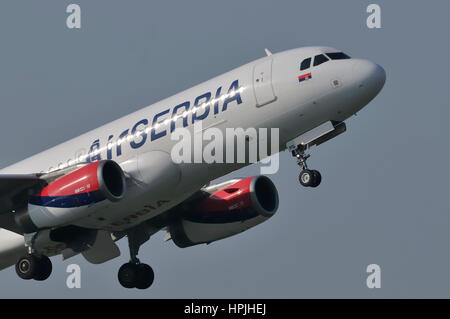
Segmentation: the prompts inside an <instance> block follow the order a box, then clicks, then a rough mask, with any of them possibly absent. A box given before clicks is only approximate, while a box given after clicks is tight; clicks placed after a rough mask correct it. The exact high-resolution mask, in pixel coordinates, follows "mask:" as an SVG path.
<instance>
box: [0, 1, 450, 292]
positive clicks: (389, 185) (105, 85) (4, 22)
mask: <svg viewBox="0 0 450 319" xmlns="http://www.w3.org/2000/svg"><path fill="white" fill-rule="evenodd" d="M372 2H375V3H378V4H379V5H381V9H382V29H380V30H369V29H368V28H367V27H366V25H365V21H366V17H367V13H366V7H367V5H368V4H369V3H372ZM69 3H77V4H79V5H80V6H81V9H82V28H81V30H69V29H68V28H67V27H66V24H65V19H66V16H67V14H66V13H65V9H66V6H67V5H68V4H69ZM449 11H450V3H448V2H444V1H406V0H398V1H380V0H374V1H361V0H354V1H351V0H342V1H331V0H330V1H273V0H272V1H265V0H264V1H263V0H252V1H250V0H247V1H237V0H236V1H234V0H233V1H196V0H191V1H160V2H157V1H111V0H108V1H100V0H97V1H87V0H78V1H75V0H74V1H61V0H58V1H56V0H54V1H48V0H45V1H44V0H42V1H18V0H5V1H1V3H0V39H1V41H2V43H1V50H0V105H1V110H2V116H1V117H0V145H1V147H2V152H1V153H2V155H1V156H0V166H1V167H4V166H6V165H8V164H12V163H14V162H16V161H19V160H21V159H23V158H25V157H28V156H30V155H33V154H35V153H37V152H39V151H41V150H43V149H45V148H48V147H51V146H54V145H56V144H58V143H60V142H63V141H65V140H67V139H69V138H72V137H75V136H77V135H79V134H81V133H84V132H86V131H88V130H90V129H93V128H95V127H97V126H100V125H102V124H104V123H107V122H109V121H111V120H114V119H116V118H118V117H120V116H123V115H125V114H127V113H130V112H132V111H135V110H138V109H140V108H142V107H144V106H147V105H149V104H152V103H154V102H156V101H158V100H160V99H162V98H165V97H168V96H170V95H172V94H174V93H177V92H179V91H181V90H184V89H187V88H189V87H191V86H193V85H195V84H198V83H200V82H202V81H204V80H207V79H209V78H211V77H213V76H216V75H219V74H221V73H223V72H226V71H228V70H230V69H232V68H234V67H237V66H239V65H242V64H244V63H247V62H249V61H251V60H254V59H257V58H259V57H261V56H263V55H264V48H265V47H268V48H270V49H271V50H272V51H274V52H278V51H282V50H286V49H291V48H296V47H301V46H306V45H327V46H334V47H337V48H340V49H342V50H344V51H345V52H346V53H348V54H350V55H351V56H353V57H362V58H369V59H371V60H373V61H375V62H377V63H379V64H381V65H382V66H383V67H384V68H385V70H386V72H387V81H386V85H385V87H384V89H383V90H382V91H381V93H380V95H379V96H378V97H377V98H376V99H375V100H374V101H373V102H372V103H370V104H369V106H367V107H366V108H365V109H363V110H362V111H361V112H360V113H359V114H358V116H357V117H353V118H351V119H350V120H348V121H347V128H348V131H347V132H346V133H345V134H343V135H341V136H339V137H337V138H336V139H334V140H332V141H329V142H327V143H325V144H323V145H321V146H320V147H319V148H316V149H314V150H313V152H312V157H311V159H310V160H309V165H310V166H311V167H312V168H315V169H319V170H320V171H321V173H322V176H323V180H322V184H321V185H320V187H319V188H317V189H311V188H310V189H306V188H303V187H301V186H300V185H299V184H298V180H297V175H298V172H299V168H298V167H297V165H296V163H295V160H294V159H293V158H292V157H291V156H290V154H289V153H287V152H285V153H282V154H281V164H280V165H281V167H280V171H279V173H278V174H277V175H272V176H270V177H271V178H272V180H273V181H274V182H275V184H276V186H277V187H278V189H279V194H280V200H281V203H280V206H279V211H278V213H277V215H275V216H274V217H273V218H272V219H271V220H269V221H268V222H266V223H263V224H261V225H259V226H257V227H256V228H254V229H251V230H249V231H247V232H244V233H243V234H240V235H238V236H235V237H232V238H229V239H225V240H223V241H219V242H216V243H213V244H211V245H209V246H206V245H201V246H196V247H192V248H186V249H180V248H178V247H176V246H175V245H174V244H173V243H172V242H168V243H165V242H163V235H164V234H163V233H160V234H157V235H156V236H154V237H153V238H152V239H151V240H150V241H149V242H147V243H146V244H145V245H144V246H143V247H142V248H141V253H140V259H141V260H142V261H144V262H147V263H149V264H150V265H151V266H152V267H153V269H154V270H155V274H156V277H155V283H154V284H153V286H152V287H151V288H150V289H149V290H145V291H138V290H127V289H124V288H122V287H121V286H120V285H119V283H118V281H117V270H118V268H119V267H120V265H121V264H122V263H124V262H126V261H127V260H128V252H127V246H126V241H120V242H119V246H120V247H121V249H122V256H121V257H119V258H117V259H115V260H113V261H110V262H107V263H105V264H103V265H91V264H88V263H87V262H85V261H84V259H83V258H82V257H75V258H73V259H69V260H68V261H65V262H61V261H60V257H57V258H56V257H55V258H52V261H53V266H54V271H53V274H52V277H51V278H50V279H49V280H47V281H45V282H42V283H38V282H35V281H23V280H20V279H19V278H18V277H17V276H16V274H15V271H14V269H13V268H10V269H8V270H4V271H2V272H0V297H2V298H10V297H40V298H45V297H58V298H86V297H87V298H90V297H97V298H111V297H112V298H115V297H119V298H126V297H134V298H141V297H142V298H172V297H173V298H202V297H204V298H227V297H229V298H251V297H254V298H281V297H282V298H320V297H325V298H335V297H336V298H347V297H361V298H382V297H383V298H390V297H405V298H410V297H414V298H415V297H447V298H449V297H450V288H449V287H450V276H449V275H448V273H449V269H450V233H449V227H450V212H449V209H448V208H449V202H448V181H449V180H450V171H449V169H448V162H449V159H450V151H449V147H448V145H447V139H448V136H449V134H450V128H449V126H448V124H447V122H448V120H449V118H450V105H449V89H448V84H449V73H448V71H449V62H448V61H449V57H448V52H449V51H450V46H449V44H448V41H447V39H448V32H447V31H448V29H449V28H448V26H447V24H446V23H447V22H446V21H447V19H448V12H449ZM258 172H259V169H258V166H257V165H254V166H251V167H247V168H244V169H242V170H240V171H238V172H236V173H234V174H232V176H249V175H252V174H258ZM227 178H228V177H227ZM71 263H78V264H79V265H80V266H81V269H82V278H81V280H82V282H81V284H82V288H81V289H72V290H71V289H68V288H67V287H66V284H65V281H66V277H67V273H66V272H65V271H66V267H67V265H69V264H71ZM372 263H376V264H379V265H380V266H381V272H382V275H381V278H382V279H381V289H372V290H371V289H368V288H367V287H366V284H365V281H366V276H367V274H366V272H365V270H366V267H367V265H368V264H372Z"/></svg>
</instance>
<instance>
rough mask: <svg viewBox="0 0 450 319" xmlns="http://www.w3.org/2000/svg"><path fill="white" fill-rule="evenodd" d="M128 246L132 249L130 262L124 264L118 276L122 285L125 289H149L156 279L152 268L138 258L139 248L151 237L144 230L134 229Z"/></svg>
mask: <svg viewBox="0 0 450 319" xmlns="http://www.w3.org/2000/svg"><path fill="white" fill-rule="evenodd" d="M127 236H128V246H129V247H130V261H129V262H128V263H126V264H123V265H122V267H120V269H119V273H118V275H117V277H118V279H119V282H120V284H121V285H122V286H123V287H125V288H137V289H147V288H149V287H150V286H151V285H152V283H153V280H154V278H155V274H154V272H153V269H152V267H150V266H149V265H147V264H143V263H141V262H140V261H139V259H138V258H137V254H138V252H139V247H140V246H141V245H142V244H143V243H145V242H146V241H147V240H148V239H149V238H150V236H149V235H148V233H147V232H146V231H145V230H143V229H139V228H136V229H133V230H132V231H130V232H128V234H127Z"/></svg>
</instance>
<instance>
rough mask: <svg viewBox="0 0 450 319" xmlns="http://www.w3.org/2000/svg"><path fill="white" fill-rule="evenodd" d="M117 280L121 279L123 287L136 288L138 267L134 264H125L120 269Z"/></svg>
mask: <svg viewBox="0 0 450 319" xmlns="http://www.w3.org/2000/svg"><path fill="white" fill-rule="evenodd" d="M117 278H118V279H119V282H120V284H121V285H122V287H125V288H134V287H136V282H137V279H138V271H137V265H136V264H133V263H126V264H123V265H122V266H121V267H120V269H119V273H118V274H117Z"/></svg>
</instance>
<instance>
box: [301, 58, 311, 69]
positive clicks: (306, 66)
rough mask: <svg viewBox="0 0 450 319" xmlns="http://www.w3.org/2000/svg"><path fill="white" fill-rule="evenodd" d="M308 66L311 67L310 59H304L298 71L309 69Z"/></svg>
mask: <svg viewBox="0 0 450 319" xmlns="http://www.w3.org/2000/svg"><path fill="white" fill-rule="evenodd" d="M310 66H311V58H307V59H304V60H303V61H302V63H301V64H300V71H303V70H306V69H309V67H310Z"/></svg>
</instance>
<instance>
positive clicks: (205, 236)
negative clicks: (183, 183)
mask: <svg viewBox="0 0 450 319" xmlns="http://www.w3.org/2000/svg"><path fill="white" fill-rule="evenodd" d="M205 191H206V192H209V191H212V192H211V194H210V195H209V196H207V197H206V198H204V199H201V200H200V201H199V202H197V203H194V204H193V205H192V207H190V208H189V209H188V211H186V212H184V213H183V215H182V217H181V218H180V219H179V220H177V221H176V222H175V223H173V224H172V225H170V226H169V232H170V235H171V238H172V240H173V241H174V243H175V244H176V245H177V246H178V247H183V248H184V247H189V246H193V245H197V244H202V243H211V242H213V241H216V240H219V239H223V238H226V237H230V236H233V235H235V234H238V233H241V232H243V231H244V230H247V229H249V228H251V227H253V226H256V225H258V224H260V223H262V222H264V221H266V220H267V219H269V218H270V217H272V216H273V215H274V214H275V212H276V211H277V209H278V202H279V201H278V192H277V189H276V187H275V185H274V184H273V183H272V181H271V180H270V179H269V178H268V177H265V176H256V177H248V178H245V179H242V180H231V181H228V182H225V183H222V184H219V185H214V186H210V187H208V188H207V189H205Z"/></svg>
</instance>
